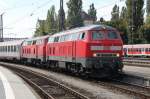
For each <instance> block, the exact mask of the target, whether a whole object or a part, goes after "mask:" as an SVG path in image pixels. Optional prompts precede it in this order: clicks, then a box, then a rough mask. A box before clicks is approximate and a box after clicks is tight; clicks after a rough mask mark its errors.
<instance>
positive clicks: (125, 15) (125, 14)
mask: <svg viewBox="0 0 150 99" xmlns="http://www.w3.org/2000/svg"><path fill="white" fill-rule="evenodd" d="M120 19H122V20H126V19H127V8H126V7H122V9H121V13H120Z"/></svg>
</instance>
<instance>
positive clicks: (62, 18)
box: [58, 4, 66, 31]
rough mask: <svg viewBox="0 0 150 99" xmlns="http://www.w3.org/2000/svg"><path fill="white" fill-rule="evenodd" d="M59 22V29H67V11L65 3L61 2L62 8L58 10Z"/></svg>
mask: <svg viewBox="0 0 150 99" xmlns="http://www.w3.org/2000/svg"><path fill="white" fill-rule="evenodd" d="M58 13H59V14H58V15H59V16H58V21H59V22H58V23H59V31H62V30H65V28H66V27H65V12H64V9H63V4H61V8H60V10H59V11H58Z"/></svg>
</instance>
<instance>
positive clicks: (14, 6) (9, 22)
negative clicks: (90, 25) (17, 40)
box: [0, 0, 125, 37]
mask: <svg viewBox="0 0 150 99" xmlns="http://www.w3.org/2000/svg"><path fill="white" fill-rule="evenodd" d="M68 1H69V0H64V9H65V12H67V6H66V2H68ZM82 1H83V10H84V11H86V12H87V10H88V9H89V5H90V4H91V3H94V4H95V8H96V9H97V17H98V19H99V18H100V17H103V18H104V19H105V20H110V18H111V10H112V7H113V6H114V5H115V4H117V5H119V6H120V8H121V7H122V6H123V5H125V0H82ZM52 5H55V7H56V11H58V9H59V0H0V14H1V13H3V12H4V16H3V19H4V37H32V36H33V34H34V31H35V27H36V22H37V19H38V18H39V19H46V15H47V10H48V9H49V8H50V7H51V6H52Z"/></svg>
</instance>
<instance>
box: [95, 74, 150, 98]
mask: <svg viewBox="0 0 150 99" xmlns="http://www.w3.org/2000/svg"><path fill="white" fill-rule="evenodd" d="M97 83H98V84H100V85H102V86H105V87H107V88H109V89H111V90H116V91H120V92H122V93H126V94H129V95H132V96H134V97H135V99H150V80H148V79H145V78H142V77H136V76H132V75H127V74H120V76H119V78H112V79H109V80H107V81H98V82H97Z"/></svg>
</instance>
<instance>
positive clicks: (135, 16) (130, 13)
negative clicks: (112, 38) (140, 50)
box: [126, 0, 144, 43]
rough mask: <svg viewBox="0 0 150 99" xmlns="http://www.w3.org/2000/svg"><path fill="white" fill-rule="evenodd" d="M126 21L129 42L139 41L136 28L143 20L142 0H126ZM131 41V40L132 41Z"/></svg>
mask: <svg viewBox="0 0 150 99" xmlns="http://www.w3.org/2000/svg"><path fill="white" fill-rule="evenodd" d="M126 6H127V19H128V20H127V22H128V26H129V29H128V30H129V32H128V38H129V43H140V42H141V33H140V32H138V30H139V29H140V28H141V26H142V25H143V20H144V17H143V15H144V11H143V6H144V0H126ZM132 41H133V42H132Z"/></svg>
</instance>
